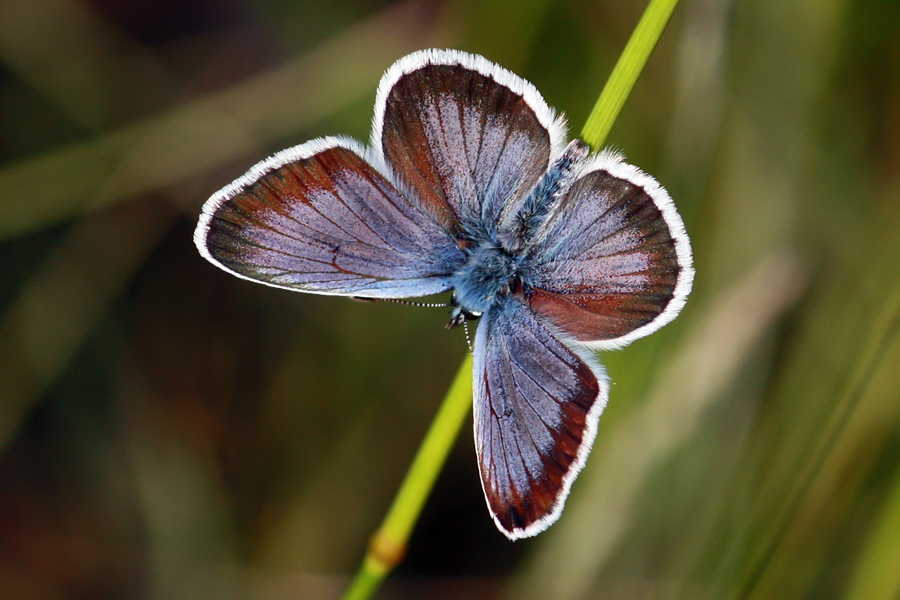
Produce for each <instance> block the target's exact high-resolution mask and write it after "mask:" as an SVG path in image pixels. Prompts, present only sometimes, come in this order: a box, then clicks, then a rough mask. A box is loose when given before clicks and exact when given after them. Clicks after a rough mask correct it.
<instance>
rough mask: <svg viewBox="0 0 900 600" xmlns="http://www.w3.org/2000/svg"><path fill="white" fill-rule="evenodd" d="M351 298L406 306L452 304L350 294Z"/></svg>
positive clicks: (437, 306)
mask: <svg viewBox="0 0 900 600" xmlns="http://www.w3.org/2000/svg"><path fill="white" fill-rule="evenodd" d="M350 299H351V300H356V301H357V302H393V303H394V304H405V305H407V306H422V307H425V308H450V307H451V306H452V305H451V304H449V303H447V302H410V301H409V300H401V299H399V298H359V297H357V296H352V297H351V298H350Z"/></svg>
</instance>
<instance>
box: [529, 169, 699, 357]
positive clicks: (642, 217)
mask: <svg viewBox="0 0 900 600" xmlns="http://www.w3.org/2000/svg"><path fill="white" fill-rule="evenodd" d="M594 162H595V163H597V164H598V167H597V168H588V169H586V171H585V172H584V173H583V174H582V175H581V176H580V177H579V178H578V179H577V180H576V181H575V182H574V184H573V185H572V187H571V189H570V190H569V191H568V193H567V194H566V195H565V197H564V198H563V199H562V201H561V203H560V205H559V207H558V210H557V211H556V213H555V214H554V215H552V216H551V217H550V218H549V219H548V221H547V223H545V225H544V227H543V230H542V231H540V232H539V233H538V237H537V241H536V245H535V247H534V248H533V249H532V256H533V257H534V261H535V265H536V269H535V271H534V276H533V277H532V278H531V279H530V280H529V283H530V284H531V285H532V286H533V289H532V290H531V293H530V294H529V303H530V306H531V308H532V309H533V310H534V311H535V312H536V313H537V314H538V315H540V316H542V317H544V318H546V319H548V320H549V321H550V322H551V323H552V324H553V325H554V326H555V327H557V328H558V329H559V330H560V331H561V332H562V333H564V334H565V335H567V336H570V337H571V338H574V339H575V340H577V341H579V342H587V343H596V344H597V345H598V346H603V345H604V344H607V345H608V346H610V347H615V346H621V345H624V344H626V343H628V342H629V341H631V340H633V339H636V338H637V337H641V336H642V335H646V334H647V333H650V331H653V330H655V329H657V328H659V327H661V326H662V325H663V324H665V323H666V322H668V320H671V318H673V317H674V315H675V314H677V312H678V310H680V308H681V304H683V303H684V298H685V296H686V295H687V291H688V290H689V288H690V283H691V277H692V274H693V271H692V269H691V266H690V255H689V253H688V252H687V250H686V247H687V241H686V240H687V238H686V235H685V234H684V227H683V225H682V223H681V219H680V218H679V217H678V215H677V213H675V212H674V209H672V208H671V200H669V198H668V195H667V194H666V193H665V191H664V190H662V188H660V187H659V185H658V184H656V182H655V181H653V179H651V178H650V177H649V176H646V175H644V174H643V173H641V172H640V171H638V170H637V169H636V168H634V167H631V166H629V165H624V164H622V163H621V162H619V161H618V159H617V158H615V157H614V156H610V155H601V156H600V157H598V158H596V159H594ZM626 174H627V175H628V176H627V177H625V176H623V175H626Z"/></svg>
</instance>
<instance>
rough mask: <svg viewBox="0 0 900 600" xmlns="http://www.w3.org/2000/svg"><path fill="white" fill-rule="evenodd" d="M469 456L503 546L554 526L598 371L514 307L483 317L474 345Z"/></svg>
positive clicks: (592, 422) (598, 389)
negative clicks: (474, 458)
mask: <svg viewBox="0 0 900 600" xmlns="http://www.w3.org/2000/svg"><path fill="white" fill-rule="evenodd" d="M473 377H474V385H475V388H474V389H475V410H474V421H475V449H476V453H477V455H478V466H479V470H480V475H481V484H482V487H483V489H484V495H485V499H486V500H487V504H488V508H489V510H490V512H491V516H492V517H493V519H494V522H495V523H496V524H497V527H498V528H499V529H500V531H502V532H503V533H504V534H505V535H506V536H507V537H508V538H510V539H513V540H515V539H520V538H524V537H529V536H532V535H536V534H537V533H540V532H541V531H543V530H544V529H546V528H547V527H549V526H550V525H551V524H552V523H553V522H555V521H556V519H557V518H559V515H560V513H561V512H562V509H563V505H564V503H565V500H566V496H567V495H568V493H569V488H570V487H571V485H572V482H573V481H574V479H575V477H576V476H577V475H578V473H579V472H580V471H581V468H582V467H583V466H584V462H585V460H586V459H587V455H588V453H589V452H590V449H591V445H592V444H593V441H594V437H595V435H596V431H597V421H598V419H599V418H600V413H601V412H602V411H603V408H604V406H605V405H606V400H607V397H608V390H609V388H608V383H607V378H606V374H605V372H604V370H603V368H602V367H601V366H600V364H599V363H598V362H596V360H595V359H594V358H593V356H592V355H591V354H590V353H588V352H584V351H577V350H573V349H572V348H570V347H569V346H567V345H566V344H564V343H563V342H561V341H560V340H559V339H558V338H556V337H555V336H554V335H553V334H552V333H551V332H550V331H549V330H548V329H547V328H546V327H544V326H543V325H542V324H541V323H540V322H539V320H538V319H537V318H536V317H535V315H534V314H533V313H532V312H531V310H530V309H529V308H528V307H527V306H526V305H525V304H524V303H523V302H522V301H521V300H519V299H515V298H511V297H509V298H507V299H506V300H505V301H503V302H502V303H501V304H500V305H499V306H497V307H495V308H492V309H491V310H490V311H488V312H487V313H485V315H484V316H483V317H482V320H481V322H480V323H479V325H478V332H477V334H476V337H475V367H474V372H473Z"/></svg>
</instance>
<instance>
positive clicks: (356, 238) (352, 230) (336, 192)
mask: <svg viewBox="0 0 900 600" xmlns="http://www.w3.org/2000/svg"><path fill="white" fill-rule="evenodd" d="M368 154H369V151H368V150H367V149H366V148H364V147H363V146H362V145H361V144H359V143H356V142H354V141H353V140H350V139H347V138H323V139H319V140H313V141H312V142H307V143H306V144H302V145H300V146H297V147H295V148H290V149H288V150H284V151H282V152H279V153H278V154H276V155H275V156H273V157H272V158H270V159H268V160H266V161H263V162H262V163H260V164H258V165H256V166H255V167H253V169H251V170H250V172H249V173H247V174H246V175H245V176H243V177H241V178H240V179H238V180H237V181H235V182H234V183H233V184H231V185H230V186H228V187H226V188H224V189H223V190H221V191H220V192H219V193H217V194H216V195H214V196H213V197H212V198H211V199H210V200H209V201H208V202H207V203H206V205H204V207H203V214H202V216H201V218H200V223H199V224H198V226H197V230H196V232H195V234H194V241H195V242H196V244H197V247H198V248H199V250H200V253H201V254H202V255H203V256H205V257H206V258H207V259H209V260H210V261H211V262H213V263H214V264H216V265H217V266H219V267H221V268H223V269H225V270H226V271H229V272H231V273H233V274H235V275H237V276H238V277H242V278H245V279H250V280H253V281H257V282H261V283H265V284H267V285H271V286H275V287H281V288H286V289H290V290H297V291H304V292H311V293H317V294H337V295H349V296H358V297H364V298H404V297H412V296H426V295H430V294H436V293H439V292H442V291H445V290H447V289H449V288H450V285H451V284H450V281H449V275H450V273H452V271H453V269H454V268H455V265H457V264H458V263H459V262H460V261H462V259H463V256H462V253H461V251H460V249H459V248H458V247H457V245H456V243H455V242H454V240H453V238H451V237H450V235H449V233H448V232H447V231H445V230H444V229H442V228H441V227H440V226H438V225H437V224H436V223H435V222H434V221H433V220H432V219H431V217H429V216H428V215H427V214H425V213H424V212H422V211H421V210H420V209H419V208H418V207H417V206H414V205H413V204H411V203H410V202H409V201H408V200H407V199H406V198H405V197H404V196H403V195H402V194H401V193H400V192H399V191H398V190H397V189H396V187H394V185H393V184H392V183H391V182H390V181H389V180H388V178H387V177H386V176H385V175H383V174H382V173H381V172H380V171H379V170H378V169H376V168H375V167H374V166H373V164H372V162H371V161H370V160H368Z"/></svg>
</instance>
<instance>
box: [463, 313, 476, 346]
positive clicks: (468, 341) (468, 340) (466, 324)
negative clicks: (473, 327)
mask: <svg viewBox="0 0 900 600" xmlns="http://www.w3.org/2000/svg"><path fill="white" fill-rule="evenodd" d="M463 329H464V330H465V332H466V345H467V346H469V353H470V354H475V350H474V349H473V348H472V338H471V337H469V320H468V319H466V320H465V321H463Z"/></svg>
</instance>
